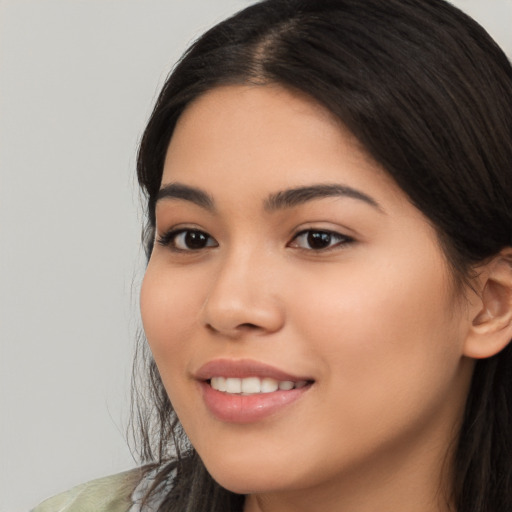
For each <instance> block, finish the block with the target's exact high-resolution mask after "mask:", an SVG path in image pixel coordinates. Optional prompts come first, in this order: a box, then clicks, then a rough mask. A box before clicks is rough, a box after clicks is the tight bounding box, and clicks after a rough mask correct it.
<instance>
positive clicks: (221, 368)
mask: <svg viewBox="0 0 512 512" xmlns="http://www.w3.org/2000/svg"><path fill="white" fill-rule="evenodd" d="M194 377H195V378H196V379H197V380H202V381H206V380H210V379H211V378H212V377H232V378H239V379H243V378H246V377H260V378H265V377H267V378H271V379H275V380H278V381H292V382H299V381H305V380H306V381H311V380H313V379H311V378H310V377H306V376H299V375H293V374H291V373H288V372H286V371H283V370H281V369H279V368H276V367H274V366H270V365H268V364H265V363H262V362H259V361H254V360H252V359H214V360H213V361H209V362H208V363H206V364H204V365H203V366H201V367H200V368H199V370H197V372H195V373H194Z"/></svg>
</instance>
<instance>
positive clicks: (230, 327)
mask: <svg viewBox="0 0 512 512" xmlns="http://www.w3.org/2000/svg"><path fill="white" fill-rule="evenodd" d="M278 288H279V285H278V280H277V279H276V272H275V271H274V270H272V266H271V265H270V264H269V262H268V261H267V260H266V259H265V258H263V257H258V256H257V255H255V254H253V255H250V254H246V255H240V254H238V255H233V256H232V257H231V258H228V259H226V260H225V261H224V262H223V263H222V266H221V268H220V269H219V271H218V273H217V275H216V276H215V278H214V280H213V281H212V284H211V287H210V289H209V291H208V295H207V297H206V301H205V303H204V306H203V311H202V314H203V321H204V324H205V325H206V327H207V328H208V329H209V330H211V331H213V332H215V333H217V334H220V335H223V336H226V337H228V338H233V339H235V338H240V337H242V336H244V335H246V334H249V333H252V334H259V335H263V334H270V333H274V332H277V331H279V330H280V329H281V328H282V326H283V324H284V319H285V314H284V308H283V304H282V303H281V301H280V300H279V293H278Z"/></svg>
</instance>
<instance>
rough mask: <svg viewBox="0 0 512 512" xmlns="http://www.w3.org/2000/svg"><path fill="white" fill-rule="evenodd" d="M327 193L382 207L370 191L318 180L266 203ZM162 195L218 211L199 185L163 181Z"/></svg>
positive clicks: (292, 202) (293, 202)
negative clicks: (320, 182)
mask: <svg viewBox="0 0 512 512" xmlns="http://www.w3.org/2000/svg"><path fill="white" fill-rule="evenodd" d="M327 197H348V198H351V199H357V200H359V201H363V202H364V203H367V204H369V205H370V206H372V207H374V208H376V209H377V210H379V211H381V212H382V211H383V210H382V208H381V206H380V205H379V203H378V202H377V201H376V200H375V199H373V198H372V197H370V196H369V195H367V194H365V193H364V192H361V191H359V190H357V189H355V188H352V187H348V186H346V185H338V184H329V183H328V184H318V185H309V186H306V187H297V188H291V189H288V190H282V191H279V192H276V193H274V194H271V195H270V196H269V197H268V198H267V199H266V200H265V203H264V208H265V210H267V211H271V212H272V211H276V210H281V209H286V208H293V207H295V206H299V205H301V204H304V203H307V202H309V201H313V200H315V199H323V198H327ZM162 199H182V200H184V201H190V202H191V203H194V204H196V205H198V206H200V207H201V208H204V209H206V210H209V211H215V201H214V199H213V198H212V196H210V195H209V194H208V193H207V192H205V191H204V190H201V189H200V188H196V187H191V186H189V185H184V184H182V183H170V184H168V185H164V186H163V187H162V188H161V189H160V190H159V191H158V195H157V198H156V200H157V202H158V201H160V200H162Z"/></svg>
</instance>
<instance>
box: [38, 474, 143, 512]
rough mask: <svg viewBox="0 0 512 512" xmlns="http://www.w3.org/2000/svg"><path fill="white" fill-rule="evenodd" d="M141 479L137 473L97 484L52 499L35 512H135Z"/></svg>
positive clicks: (100, 480)
mask: <svg viewBox="0 0 512 512" xmlns="http://www.w3.org/2000/svg"><path fill="white" fill-rule="evenodd" d="M140 479H141V471H140V469H135V470H131V471H126V472H124V473H119V474H117V475H112V476H107V477H105V478H100V479H98V480H93V481H92V482H88V483H85V484H81V485H78V486H77V487H74V488H73V489H71V490H69V491H67V492H64V493H62V494H59V495H57V496H54V497H53V498H49V499H48V500H46V501H44V502H43V503H41V504H40V505H39V506H37V507H36V508H35V509H33V511H32V512H131V511H130V509H131V510H132V511H133V512H135V511H136V510H139V508H138V506H137V504H136V503H135V502H134V497H133V495H134V491H135V489H136V487H137V485H138V484H139V483H140Z"/></svg>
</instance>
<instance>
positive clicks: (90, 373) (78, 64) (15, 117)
mask: <svg viewBox="0 0 512 512" xmlns="http://www.w3.org/2000/svg"><path fill="white" fill-rule="evenodd" d="M249 3H252V2H250V1H247V0H180V1H178V0H165V1H164V0H147V1H142V0H138V1H136V0H3V1H2V0H0V237H1V238H0V240H1V242H0V243H1V249H0V512H22V511H25V510H28V509H29V508H30V507H31V506H32V505H34V504H36V503H37V502H39V501H40V500H41V499H43V498H45V497H47V496H49V495H51V494H55V493H57V492H59V491H61V490H64V489H66V488H68V487H70V486H72V485H75V484H77V483H79V482H82V481H84V480H88V479H92V478H95V477H98V476H102V475H106V474H109V473H113V472H117V471H121V470H123V469H127V468H130V467H132V466H133V464H134V463H133V460H132V458H131V455H130V452H129V450H128V448H127V445H126V442H125V430H126V426H127V420H128V414H129V385H130V371H131V357H132V354H133V346H134V338H135V331H136V329H137V327H138V325H139V318H138V310H137V294H138V286H139V283H140V279H141V277H142V271H143V267H144V258H143V255H142V251H140V249H139V225H140V220H141V219H140V213H139V212H140V209H139V196H138V191H137V187H136V185H135V176H134V174H135V173H134V168H135V154H136V146H137V141H138V139H139V137H140V134H141V131H142V129H143V127H144V123H145V120H146V119H147V117H148V115H149V112H150V109H151V107H152V103H153V101H154V99H155V96H156V94H157V91H158V89H159V86H160V85H161V84H162V83H163V80H164V78H165V76H166V74H167V72H168V71H169V69H170V68H171V67H172V64H173V63H174V62H175V61H176V60H177V58H178V57H179V55H180V54H181V53H182V51H183V50H184V49H185V48H186V46H187V45H188V44H189V43H190V42H191V41H192V40H193V39H194V38H195V37H197V36H198V35H199V34H200V33H201V32H203V31H204V30H205V29H206V28H208V27H209V26H210V25H212V24H213V23H214V22H215V21H218V20H220V19H222V18H224V17H225V16H227V15H228V14H230V13H232V12H234V11H236V10H238V9H240V8H242V7H244V6H246V5H248V4H249ZM454 3H455V4H456V5H458V6H460V7H462V8H463V9H465V10H466V11H467V12H469V13H470V14H472V15H473V16H474V17H476V18H477V19H478V20H479V21H480V22H481V23H482V24H483V25H484V26H486V27H487V29H488V30H489V32H491V34H492V35H493V36H494V37H495V38H496V39H497V41H498V42H499V43H500V44H501V45H502V47H503V48H504V49H505V50H506V51H507V53H508V54H509V55H512V30H511V28H510V27H511V25H512V0H458V1H456V2H454Z"/></svg>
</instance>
